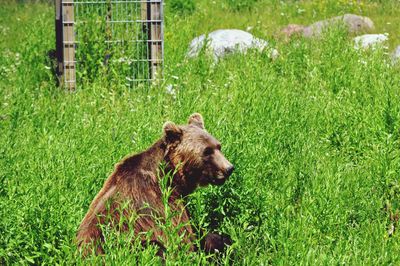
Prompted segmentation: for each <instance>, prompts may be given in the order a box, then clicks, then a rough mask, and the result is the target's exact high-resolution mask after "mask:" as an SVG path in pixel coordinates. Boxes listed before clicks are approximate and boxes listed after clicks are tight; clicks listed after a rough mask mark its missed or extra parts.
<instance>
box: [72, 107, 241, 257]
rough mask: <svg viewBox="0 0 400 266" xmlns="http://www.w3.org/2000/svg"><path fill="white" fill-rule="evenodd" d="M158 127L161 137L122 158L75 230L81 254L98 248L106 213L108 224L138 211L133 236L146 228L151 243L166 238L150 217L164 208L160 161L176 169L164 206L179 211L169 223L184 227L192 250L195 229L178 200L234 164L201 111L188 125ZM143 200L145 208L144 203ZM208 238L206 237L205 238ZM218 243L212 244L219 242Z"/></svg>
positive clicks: (99, 250) (226, 172)
mask: <svg viewBox="0 0 400 266" xmlns="http://www.w3.org/2000/svg"><path fill="white" fill-rule="evenodd" d="M163 131H164V134H163V137H162V138H161V139H160V140H158V141H157V142H156V143H154V144H153V145H152V146H151V147H150V148H149V149H147V150H146V151H144V152H142V153H139V154H136V155H133V156H131V157H128V158H126V159H124V160H123V161H122V162H121V163H119V164H118V165H117V166H116V168H115V170H114V172H113V173H112V174H111V175H110V176H109V178H108V179H107V180H106V181H105V183H104V185H103V188H102V189H101V190H100V192H99V193H98V194H97V196H96V197H95V198H94V200H93V202H92V203H91V205H90V207H89V210H88V212H87V214H86V215H85V217H84V219H83V221H82V223H81V225H80V227H79V229H78V234H77V242H78V246H79V247H80V248H82V247H84V248H85V250H84V253H87V252H90V246H91V245H89V244H90V243H92V244H94V246H95V251H96V252H97V253H102V252H103V250H102V247H101V243H102V241H103V234H102V232H101V229H100V224H104V223H106V218H105V217H107V216H108V217H111V221H108V222H109V223H110V222H111V225H116V224H119V221H120V219H121V215H124V216H126V218H129V216H130V215H132V214H138V215H139V216H138V218H137V219H136V220H135V222H134V224H133V228H134V230H135V234H136V235H138V234H139V233H141V232H149V231H151V232H153V234H152V236H151V239H150V241H151V242H157V243H159V241H161V242H162V241H163V240H164V239H165V236H164V233H163V232H162V231H161V230H160V229H159V228H157V226H156V222H155V220H154V216H157V217H162V213H163V208H164V206H163V204H162V193H161V189H160V185H159V180H158V176H159V175H160V174H159V173H160V171H159V170H160V165H161V164H164V165H166V172H168V171H169V172H176V174H175V175H174V176H173V178H172V184H170V185H171V186H172V188H173V192H172V195H171V197H170V198H169V205H170V207H171V209H172V210H174V211H177V212H178V213H180V215H178V216H174V218H173V219H172V224H173V225H174V226H178V225H182V224H183V225H184V226H183V227H182V228H181V230H180V232H179V233H180V234H182V233H184V234H185V237H184V238H183V239H184V242H185V243H189V244H190V245H191V249H192V250H194V249H195V247H194V245H193V240H194V239H195V236H194V230H193V228H192V227H191V225H190V221H189V219H190V215H189V213H188V211H187V209H186V208H185V205H184V202H183V201H182V199H183V198H184V197H185V196H186V195H188V194H190V193H192V192H193V191H194V189H195V188H196V187H197V186H199V185H200V186H204V185H207V184H210V183H211V184H222V183H224V181H225V180H226V178H227V177H228V176H229V175H230V174H231V173H232V171H233V166H232V165H231V164H230V163H229V161H228V160H226V159H225V157H224V156H223V154H222V153H221V151H220V147H221V145H220V143H219V142H218V141H217V140H216V139H215V138H214V137H213V136H211V135H210V134H208V133H207V132H206V131H205V129H204V122H203V118H202V117H201V115H200V114H193V115H191V116H190V117H189V124H188V125H184V126H177V125H175V124H174V123H172V122H167V123H166V124H165V125H164V128H163ZM160 178H163V176H161V177H160ZM127 201H128V205H127V208H125V209H124V210H123V211H122V213H121V211H120V210H119V209H121V205H122V203H123V202H127ZM146 204H148V206H150V208H149V207H145V205H146ZM129 226H130V225H128V224H123V226H122V228H120V229H121V230H127V229H128V228H129ZM131 226H132V225H131ZM212 239H214V238H211V237H210V240H208V242H210V241H211V240H212ZM210 243H211V242H210ZM218 243H219V242H218ZM218 243H217V244H216V245H217V246H220V245H219V244H218ZM209 245H210V244H209ZM222 245H223V244H222ZM216 249H218V248H216Z"/></svg>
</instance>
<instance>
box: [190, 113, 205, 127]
mask: <svg viewBox="0 0 400 266" xmlns="http://www.w3.org/2000/svg"><path fill="white" fill-rule="evenodd" d="M188 123H189V125H195V126H197V127H199V128H201V129H204V120H203V117H202V116H201V114H199V113H194V114H192V115H191V116H189V122H188Z"/></svg>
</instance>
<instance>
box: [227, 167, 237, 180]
mask: <svg viewBox="0 0 400 266" xmlns="http://www.w3.org/2000/svg"><path fill="white" fill-rule="evenodd" d="M233 170H235V167H234V166H233V165H231V166H229V167H228V168H227V169H226V171H225V178H228V177H230V176H231V175H232V173H233Z"/></svg>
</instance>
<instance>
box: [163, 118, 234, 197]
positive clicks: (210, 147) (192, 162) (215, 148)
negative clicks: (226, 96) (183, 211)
mask: <svg viewBox="0 0 400 266" xmlns="http://www.w3.org/2000/svg"><path fill="white" fill-rule="evenodd" d="M163 131H164V143H165V144H166V147H167V148H166V157H167V159H168V161H169V163H171V164H172V165H173V167H177V168H178V169H177V171H178V173H179V174H180V176H181V180H180V181H179V182H181V183H183V184H180V185H182V186H184V187H186V188H187V189H188V190H189V192H191V190H193V189H194V188H195V187H197V186H205V185H208V184H215V185H221V184H223V183H224V182H225V181H226V179H227V178H228V177H229V176H230V175H231V174H232V172H233V170H234V167H233V165H232V164H231V163H230V162H229V161H228V160H227V159H226V158H225V156H224V154H223V153H222V152H221V144H220V142H219V141H218V140H217V139H216V138H214V137H213V136H212V135H211V134H209V133H208V132H207V131H206V129H205V128H204V121H203V117H202V116H201V115H200V114H198V113H194V114H192V115H191V116H190V117H189V122H188V124H187V125H176V124H174V123H173V122H166V123H165V124H164V128H163Z"/></svg>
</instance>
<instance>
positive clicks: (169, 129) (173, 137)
mask: <svg viewBox="0 0 400 266" xmlns="http://www.w3.org/2000/svg"><path fill="white" fill-rule="evenodd" d="M163 131H164V137H165V140H166V141H167V142H168V143H172V142H176V141H179V140H180V139H181V137H182V129H180V128H179V127H178V126H177V125H175V124H174V123H173V122H170V121H168V122H165V124H164V126H163Z"/></svg>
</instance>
